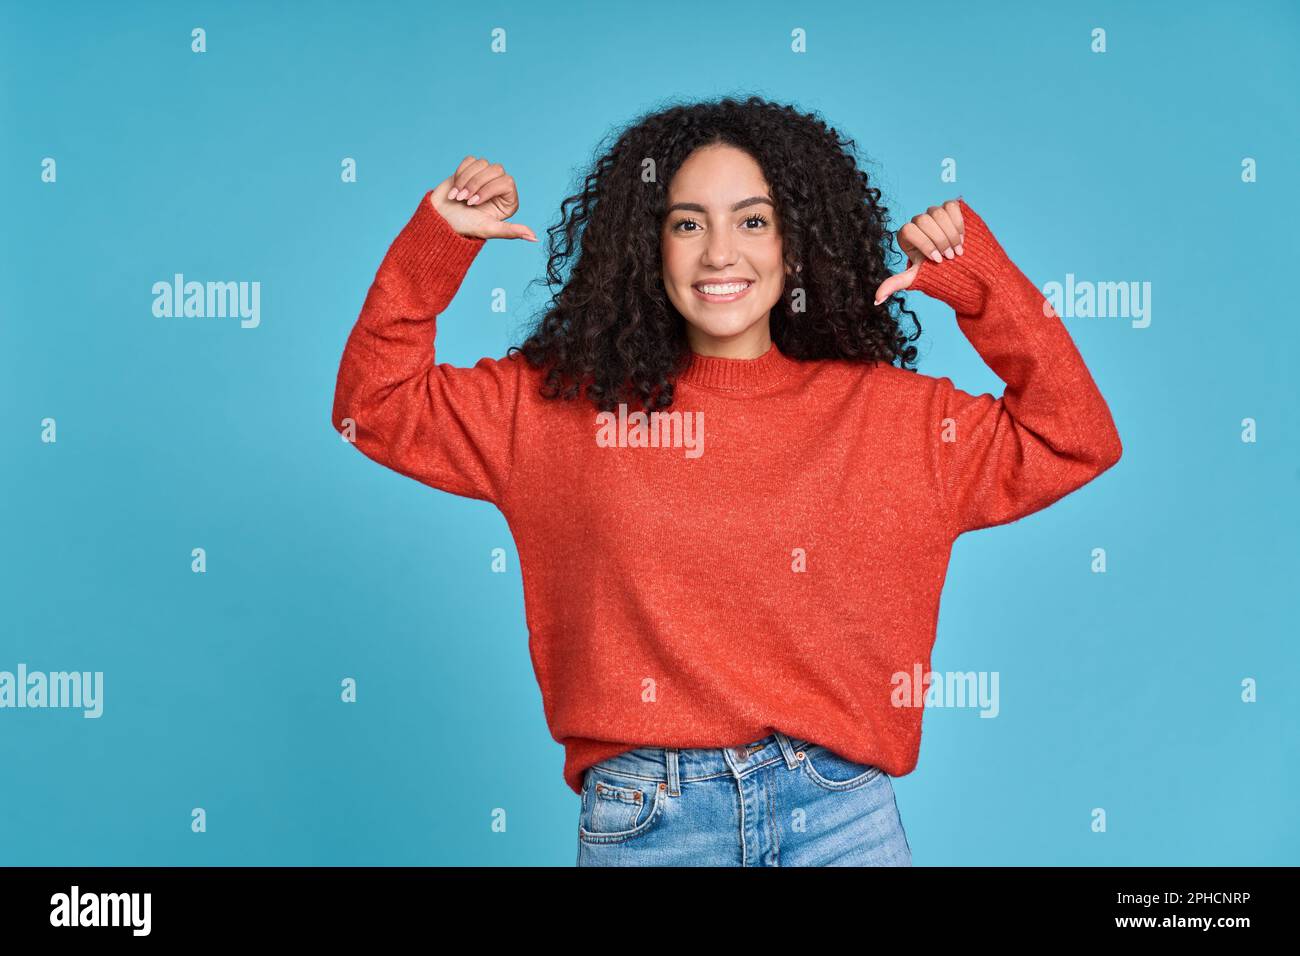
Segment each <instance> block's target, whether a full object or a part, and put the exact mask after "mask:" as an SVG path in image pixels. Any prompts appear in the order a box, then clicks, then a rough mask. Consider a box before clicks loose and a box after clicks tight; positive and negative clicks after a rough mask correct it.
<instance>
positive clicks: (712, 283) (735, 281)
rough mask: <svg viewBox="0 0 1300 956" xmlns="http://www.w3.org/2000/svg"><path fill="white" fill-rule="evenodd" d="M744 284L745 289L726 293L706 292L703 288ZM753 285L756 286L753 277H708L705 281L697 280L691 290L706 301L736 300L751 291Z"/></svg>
mask: <svg viewBox="0 0 1300 956" xmlns="http://www.w3.org/2000/svg"><path fill="white" fill-rule="evenodd" d="M742 284H743V285H744V288H743V289H737V290H736V291H734V292H727V293H724V294H717V293H712V292H705V291H704V289H703V288H701V286H709V287H710V288H715V287H718V286H734V285H742ZM753 287H754V280H753V279H746V278H743V277H740V276H737V277H735V278H722V279H708V280H706V281H704V282H697V283H695V284H694V285H693V286H691V290H692V291H693V292H694V293H695V294H696V296H698V297H699V298H701V299H703V300H704V301H705V302H734V301H736V300H737V299H739V298H741V297H743V296H745V295H747V294H748V293H749V290H750V289H752V288H753Z"/></svg>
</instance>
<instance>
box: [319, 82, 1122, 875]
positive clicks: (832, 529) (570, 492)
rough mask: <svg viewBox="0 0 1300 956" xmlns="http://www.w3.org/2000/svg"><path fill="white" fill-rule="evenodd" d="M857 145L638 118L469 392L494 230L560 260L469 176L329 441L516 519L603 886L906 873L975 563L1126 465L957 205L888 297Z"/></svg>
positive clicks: (435, 227)
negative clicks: (794, 870) (945, 672)
mask: <svg viewBox="0 0 1300 956" xmlns="http://www.w3.org/2000/svg"><path fill="white" fill-rule="evenodd" d="M852 146H853V142H852V140H845V139H842V138H841V137H840V136H839V134H838V133H836V132H835V131H834V130H833V129H831V128H829V127H827V126H826V125H825V124H824V123H823V122H822V121H821V120H819V119H817V118H816V117H815V116H811V115H804V114H801V113H798V112H796V111H795V110H794V109H792V108H790V107H788V106H781V105H777V104H773V103H769V102H766V101H764V100H761V99H758V98H749V99H747V100H745V101H736V100H733V99H723V100H720V101H717V102H711V103H701V104H692V105H682V106H676V107H673V108H670V109H666V110H663V111H660V112H656V113H653V114H651V115H648V116H645V117H643V118H641V119H640V120H639V121H637V122H636V123H634V124H633V125H632V126H630V127H629V128H627V129H626V130H624V131H623V132H622V133H621V135H620V136H619V137H618V138H617V141H616V142H615V143H614V144H613V146H612V147H610V148H609V149H608V150H607V151H606V152H605V153H604V155H602V156H601V157H600V158H599V160H598V161H597V162H596V164H595V166H594V168H593V169H592V170H591V172H590V173H589V174H588V175H587V176H586V178H585V181H584V184H583V187H582V190H581V192H579V193H578V194H577V195H575V196H571V197H569V198H568V199H566V200H565V201H564V203H563V204H562V206H561V210H562V212H561V222H560V223H559V224H557V225H556V226H554V227H553V228H552V229H551V231H550V236H549V237H550V240H551V241H550V246H549V255H550V257H549V261H548V265H547V277H548V280H549V283H550V285H551V286H552V287H553V288H554V289H555V291H554V293H553V295H552V297H551V302H550V304H549V307H548V308H547V310H546V311H545V314H544V315H542V316H541V317H540V319H539V321H538V322H537V325H536V328H535V329H534V330H533V332H532V334H531V335H530V336H529V337H528V338H527V340H526V341H525V342H524V343H523V345H522V346H521V347H512V348H511V349H509V350H508V354H507V357H506V358H503V359H491V358H484V359H481V360H479V362H478V363H477V364H475V365H474V366H473V367H469V368H464V367H454V366H451V365H447V364H439V363H437V362H436V361H435V358H434V347H433V340H434V334H435V329H436V325H437V317H438V316H439V315H440V314H441V313H442V312H443V311H444V310H445V309H446V308H447V307H448V306H449V304H450V303H451V301H452V299H453V297H454V296H455V294H456V291H457V290H458V289H459V287H460V284H461V282H462V280H463V279H464V277H465V274H466V272H467V270H468V269H469V266H470V264H471V263H472V262H473V261H474V259H475V257H476V256H477V255H478V253H479V252H480V250H481V249H482V248H483V245H484V243H485V242H486V241H487V240H488V239H496V238H500V239H520V238H523V239H528V240H532V241H536V240H537V237H536V236H535V235H534V234H533V232H532V231H531V230H530V229H528V228H527V227H526V226H523V225H517V224H512V223H510V222H508V220H509V218H510V217H511V216H512V215H513V214H514V213H515V212H516V211H517V210H518V208H519V196H518V191H517V187H516V184H515V181H514V179H513V178H512V177H511V176H510V175H508V174H507V173H506V171H505V170H504V169H503V168H502V167H501V166H500V165H499V164H495V163H489V162H488V161H487V160H486V159H482V158H476V157H473V156H467V157H465V159H464V160H463V161H462V162H461V164H460V165H459V167H457V169H456V171H455V172H454V173H452V174H451V175H450V176H448V177H447V178H446V179H444V180H443V181H442V182H441V183H439V184H438V186H437V187H436V188H434V189H433V190H431V191H430V192H428V193H427V194H426V195H425V196H424V198H423V199H422V200H421V202H420V204H419V206H418V208H417V209H416V211H415V213H414V215H413V216H412V217H411V219H410V221H409V222H408V223H407V224H406V226H405V227H404V228H403V229H402V231H401V233H400V234H399V235H398V236H397V238H396V240H395V241H394V242H393V244H392V246H391V248H390V249H389V250H388V254H387V256H386V257H385V258H384V260H383V263H382V264H381V265H380V267H379V270H378V273H377V274H376V276H375V279H374V283H373V285H372V286H371V288H370V291H369V294H368V295H367V297H366V300H365V305H364V307H363V309H362V311H361V315H360V318H359V319H358V320H357V323H356V326H355V327H354V328H353V330H352V333H351V335H350V337H349V339H348V341H347V345H346V347H345V349H344V353H343V358H342V362H341V365H340V368H339V374H338V386H337V390H336V393H335V396H334V407H333V425H334V427H335V428H336V429H338V430H339V431H340V432H341V433H342V434H343V436H344V438H345V439H347V440H349V441H352V442H353V443H355V445H356V447H357V448H358V449H360V450H361V451H362V452H363V453H364V454H365V455H367V456H368V457H370V458H372V459H374V460H375V461H378V462H380V463H381V464H383V465H386V466H387V467H389V468H392V469H394V470H396V471H398V472H400V473H402V474H404V475H407V476H409V477H411V478H414V479H416V480H418V481H421V482H424V483H426V484H428V485H431V486H432V487H434V488H439V489H442V490H444V491H448V492H451V493H453V494H457V495H463V496H467V497H471V498H478V499H481V500H484V501H489V502H492V503H493V504H495V505H496V506H497V507H498V508H500V510H501V512H502V513H503V515H504V516H505V518H506V520H507V522H508V523H509V526H510V529H511V532H512V534H513V535H514V538H515V542H516V544H517V546H518V550H519V557H520V562H521V573H522V577H523V585H524V600H525V609H526V614H527V620H528V627H529V632H530V635H529V649H530V652H531V655H532V660H533V664H534V667H535V670H536V675H537V680H538V684H539V686H540V688H541V693H542V700H543V704H544V710H545V716H546V720H547V724H548V726H549V728H550V730H551V733H552V735H553V736H554V738H555V739H556V740H557V741H558V742H560V743H561V744H563V746H564V748H565V766H564V778H565V781H566V783H567V784H568V785H569V786H570V787H571V788H572V789H573V791H574V792H575V793H577V794H579V795H581V797H582V805H581V810H580V818H579V825H578V863H579V865H647V864H660V865H728V866H730V865H737V866H766V865H780V866H807V865H826V864H836V865H862V864H868V865H908V864H910V862H911V850H910V847H909V845H908V841H907V838H906V836H905V834H904V831H903V827H902V823H901V821H900V819H899V815H898V809H897V805H896V802H895V800H894V793H893V787H892V784H891V778H892V777H894V776H899V775H902V774H906V773H908V772H910V771H911V770H912V769H913V768H914V767H915V766H916V761H917V754H918V750H919V747H920V731H921V713H922V703H923V699H924V692H925V686H924V683H925V678H924V675H927V674H928V673H929V664H930V651H931V648H932V647H933V644H934V638H935V625H936V619H937V616H938V610H939V597H940V591H941V589H942V587H943V582H944V577H945V574H946V571H947V565H948V558H949V554H950V551H951V547H952V543H953V541H954V539H955V538H956V537H957V536H958V535H960V534H962V533H963V532H966V531H972V530H975V529H978V528H984V527H988V526H991V525H997V524H1003V523H1006V522H1009V521H1014V520H1016V519H1017V518H1020V517H1023V516H1025V515H1028V514H1030V513H1032V512H1035V511H1037V510H1039V509H1041V508H1043V507H1045V506H1047V505H1048V504H1050V503H1052V502H1053V501H1056V500H1057V499H1059V498H1061V497H1062V496H1064V495H1065V494H1067V493H1069V492H1070V491H1072V490H1074V489H1076V488H1078V487H1080V486H1081V485H1083V484H1084V483H1086V482H1088V481H1090V480H1091V479H1092V478H1094V477H1095V476H1097V475H1098V474H1100V473H1101V472H1103V471H1105V470H1106V469H1107V468H1109V467H1110V466H1111V465H1112V464H1114V463H1115V462H1116V461H1117V460H1118V459H1119V457H1120V450H1121V449H1120V439H1119V435H1118V433H1117V432H1116V429H1115V425H1114V423H1113V421H1112V419H1111V415H1110V412H1109V409H1108V408H1107V406H1106V403H1105V401H1104V400H1103V399H1102V396H1101V395H1100V393H1099V392H1098V390H1097V387H1096V385H1095V383H1094V382H1093V379H1092V377H1091V375H1090V374H1089V372H1088V369H1087V368H1086V367H1085V365H1084V363H1083V360H1082V358H1081V357H1080V355H1079V352H1078V351H1077V349H1076V348H1075V346H1074V344H1073V341H1072V340H1071V338H1070V336H1069V334H1068V333H1067V331H1066V329H1065V326H1064V325H1063V324H1062V322H1061V320H1060V319H1059V317H1058V316H1057V315H1056V314H1055V312H1054V311H1053V310H1052V309H1051V307H1050V306H1049V305H1048V303H1047V302H1046V300H1045V299H1044V298H1043V296H1042V295H1041V294H1040V293H1039V291H1038V289H1037V288H1036V287H1035V286H1034V284H1033V283H1032V282H1031V281H1030V280H1029V279H1028V278H1026V277H1025V275H1024V274H1023V273H1022V272H1021V271H1020V270H1019V269H1018V268H1017V267H1016V266H1015V265H1014V264H1013V263H1012V262H1011V260H1010V259H1009V258H1008V257H1007V255H1006V253H1005V252H1004V250H1003V249H1002V247H1001V245H1000V244H999V242H998V241H997V239H995V238H994V236H993V234H992V232H991V231H990V230H989V228H988V226H987V225H986V224H985V223H984V221H983V220H982V219H981V218H980V217H979V216H978V215H977V214H976V213H975V212H974V210H972V209H971V207H970V206H969V205H968V204H967V203H966V202H965V201H964V200H961V199H958V200H956V201H948V202H946V203H944V204H943V205H941V206H931V207H930V208H929V209H928V210H927V211H926V212H925V213H924V214H921V215H918V216H916V217H914V218H913V219H912V220H911V222H909V223H907V224H906V225H904V226H903V228H902V230H901V231H900V232H899V233H898V234H897V238H898V243H899V246H900V247H901V249H902V250H903V252H904V253H905V254H906V256H907V258H908V260H909V266H908V267H907V268H906V269H905V271H901V272H899V273H898V274H892V273H891V270H890V268H889V267H888V265H887V260H888V259H889V257H890V256H891V255H892V252H891V240H892V239H893V234H892V233H891V232H890V230H889V228H888V221H887V213H888V210H887V208H886V207H885V206H884V205H882V204H881V201H880V200H881V193H880V190H878V189H876V188H873V187H872V186H871V185H870V184H869V181H868V178H867V176H866V174H865V173H864V172H862V171H860V170H859V168H858V165H857V162H856V161H855V158H854V155H853V153H852V152H851V151H850V148H851V147H852ZM566 265H567V266H568V267H569V268H568V270H567V275H566V274H564V273H562V271H561V269H562V267H564V266H566ZM904 289H910V290H919V291H922V292H925V293H926V294H928V295H930V296H933V297H935V298H937V299H939V300H940V301H942V302H945V303H947V304H948V305H950V306H952V308H953V309H954V311H955V313H956V317H957V324H958V326H959V327H960V328H961V330H962V332H963V333H964V334H965V335H966V337H967V338H968V339H969V340H970V341H971V343H972V344H973V345H974V346H975V348H976V349H977V350H978V351H979V353H980V355H981V356H982V357H983V358H984V359H985V361H986V362H987V363H988V365H989V366H990V368H992V370H993V371H994V372H996V373H997V375H998V376H999V377H1000V378H1001V379H1002V380H1003V381H1004V382H1005V383H1006V388H1005V391H1004V394H1003V396H1002V397H1001V398H996V399H995V398H994V397H993V396H992V395H989V394H979V395H975V394H971V393H968V392H965V391H962V390H961V389H959V388H956V387H954V385H953V383H952V381H951V380H950V379H948V378H946V377H932V376H928V375H924V374H922V373H920V372H918V371H916V370H915V369H914V368H911V367H909V366H911V365H913V364H914V363H915V360H916V348H915V347H914V346H910V345H909V344H908V343H909V342H910V341H913V340H915V339H916V338H917V337H918V336H919V335H920V325H919V323H917V322H916V316H915V314H914V313H912V312H911V311H910V310H908V309H906V308H905V307H903V304H902V297H901V296H900V295H899V294H898V293H900V292H901V291H902V290H904ZM900 314H905V315H907V316H909V317H910V318H911V320H912V323H913V324H914V325H915V331H914V332H913V334H912V335H910V336H908V335H905V334H904V333H903V331H902V330H901V328H900V325H899V315H900Z"/></svg>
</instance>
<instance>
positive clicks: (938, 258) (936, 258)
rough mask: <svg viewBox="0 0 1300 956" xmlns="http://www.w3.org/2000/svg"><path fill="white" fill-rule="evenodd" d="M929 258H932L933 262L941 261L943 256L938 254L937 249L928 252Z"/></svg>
mask: <svg viewBox="0 0 1300 956" xmlns="http://www.w3.org/2000/svg"><path fill="white" fill-rule="evenodd" d="M930 258H931V259H933V260H934V261H935V262H943V256H941V255H939V250H937V249H936V250H935V251H934V252H932V253H930Z"/></svg>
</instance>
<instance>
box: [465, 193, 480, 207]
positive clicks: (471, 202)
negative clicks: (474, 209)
mask: <svg viewBox="0 0 1300 956" xmlns="http://www.w3.org/2000/svg"><path fill="white" fill-rule="evenodd" d="M476 202H478V193H475V194H474V195H472V196H470V197H469V202H467V203H466V204H465V205H467V206H472V205H474V204H475V203H476Z"/></svg>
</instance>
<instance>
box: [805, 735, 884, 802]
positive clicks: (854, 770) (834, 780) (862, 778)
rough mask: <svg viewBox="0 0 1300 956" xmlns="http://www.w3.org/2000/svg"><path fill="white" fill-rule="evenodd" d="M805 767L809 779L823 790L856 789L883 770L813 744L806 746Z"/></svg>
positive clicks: (873, 778)
mask: <svg viewBox="0 0 1300 956" xmlns="http://www.w3.org/2000/svg"><path fill="white" fill-rule="evenodd" d="M802 763H803V769H804V773H805V774H807V776H808V779H809V780H811V781H812V782H813V783H815V784H817V786H819V787H821V788H822V789H823V790H836V791H844V790H854V789H856V788H858V787H861V786H862V785H863V784H866V783H870V782H871V781H872V780H875V779H876V778H877V777H879V776H880V774H881V773H882V772H883V771H881V769H880V768H879V767H876V766H873V765H872V764H868V763H855V762H854V761H852V760H849V759H848V758H847V757H841V756H840V755H839V754H837V753H836V752H835V751H833V750H831V749H829V748H827V747H823V746H822V745H821V744H812V745H810V746H808V747H805V748H804V752H803V761H802Z"/></svg>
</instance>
